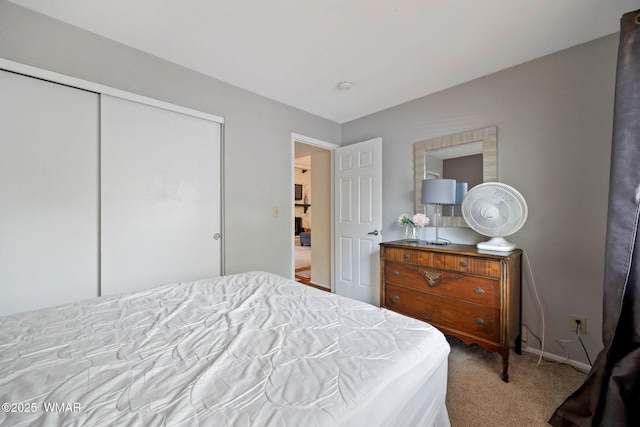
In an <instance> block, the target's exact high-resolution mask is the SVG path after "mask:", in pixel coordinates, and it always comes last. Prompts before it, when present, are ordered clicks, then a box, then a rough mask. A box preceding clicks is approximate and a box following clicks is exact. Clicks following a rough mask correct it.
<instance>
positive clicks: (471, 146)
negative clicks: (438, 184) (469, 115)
mask: <svg viewBox="0 0 640 427" xmlns="http://www.w3.org/2000/svg"><path fill="white" fill-rule="evenodd" d="M497 145H498V138H497V128H496V126H490V127H486V128H480V129H475V130H470V131H466V132H461V133H456V134H453V135H447V136H441V137H439V138H433V139H428V140H426V141H420V142H416V143H415V144H413V147H414V167H415V172H414V178H415V183H414V188H415V209H416V212H424V213H425V214H426V215H427V216H429V217H430V219H431V222H430V224H429V226H433V225H435V221H434V218H433V215H434V212H435V210H434V206H432V205H428V206H427V205H423V204H422V203H421V202H420V201H421V193H422V180H424V179H432V178H450V179H455V180H456V181H463V182H468V183H469V186H468V189H469V190H470V189H471V188H472V187H473V186H474V185H477V184H479V183H481V182H490V181H497V180H498V147H497ZM480 177H482V178H481V179H480ZM439 225H440V226H441V227H468V225H467V223H466V222H465V220H464V218H463V217H462V214H461V213H460V207H459V206H455V207H452V206H445V207H443V213H442V216H441V217H440V221H439Z"/></svg>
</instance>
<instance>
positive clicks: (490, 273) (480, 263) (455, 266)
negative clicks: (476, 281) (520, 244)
mask: <svg viewBox="0 0 640 427" xmlns="http://www.w3.org/2000/svg"><path fill="white" fill-rule="evenodd" d="M429 265H432V266H434V267H437V268H442V269H444V270H454V271H459V272H461V273H469V274H477V275H478V276H486V277H494V278H496V279H498V278H500V261H496V260H492V259H486V258H476V257H468V256H461V255H450V254H443V253H439V254H433V264H429Z"/></svg>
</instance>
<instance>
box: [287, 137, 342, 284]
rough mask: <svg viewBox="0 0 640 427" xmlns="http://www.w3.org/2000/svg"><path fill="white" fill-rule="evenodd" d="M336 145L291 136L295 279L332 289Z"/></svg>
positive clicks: (292, 226) (292, 227)
mask: <svg viewBox="0 0 640 427" xmlns="http://www.w3.org/2000/svg"><path fill="white" fill-rule="evenodd" d="M337 147H338V146H337V145H334V144H330V143H327V142H324V141H318V140H315V139H313V138H308V137H304V136H302V135H295V134H292V151H293V165H292V181H293V185H292V187H293V188H292V207H293V218H292V224H291V229H292V235H293V239H292V240H293V241H292V244H293V251H292V252H293V257H294V259H293V262H292V264H293V265H294V276H295V279H296V280H297V281H299V282H301V283H305V284H307V285H310V286H313V287H317V288H320V289H323V290H327V291H329V290H331V289H332V273H333V269H332V259H333V258H332V212H333V203H332V197H333V196H332V194H333V192H332V185H333V180H332V159H333V149H335V148H337Z"/></svg>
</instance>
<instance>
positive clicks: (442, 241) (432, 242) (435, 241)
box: [427, 240, 451, 246]
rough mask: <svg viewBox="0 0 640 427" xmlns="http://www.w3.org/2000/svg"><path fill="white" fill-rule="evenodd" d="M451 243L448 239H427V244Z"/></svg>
mask: <svg viewBox="0 0 640 427" xmlns="http://www.w3.org/2000/svg"><path fill="white" fill-rule="evenodd" d="M449 244H451V242H449V241H448V240H434V241H431V242H430V241H428V240H427V245H443V246H444V245H449Z"/></svg>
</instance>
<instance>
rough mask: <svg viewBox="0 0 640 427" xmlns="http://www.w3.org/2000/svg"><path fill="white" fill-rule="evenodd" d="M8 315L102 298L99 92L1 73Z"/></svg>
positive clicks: (3, 311) (3, 276) (0, 253)
mask: <svg viewBox="0 0 640 427" xmlns="http://www.w3.org/2000/svg"><path fill="white" fill-rule="evenodd" d="M0 93H1V94H2V96H0V284H1V288H2V297H1V298H0V301H1V302H0V316H3V315H8V314H12V313H17V312H21V311H27V310H33V309H37V308H42V307H48V306H54V305H58V304H63V303H67V302H72V301H78V300H81V299H86V298H90V297H95V296H97V295H98V206H99V202H98V123H99V120H98V114H99V109H98V107H99V105H98V95H97V94H95V93H91V92H87V91H83V90H79V89H74V88H70V87H68V86H63V85H59V84H56V83H51V82H46V81H43V80H39V79H35V78H31V77H26V76H22V75H18V74H14V73H10V72H5V71H0Z"/></svg>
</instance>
